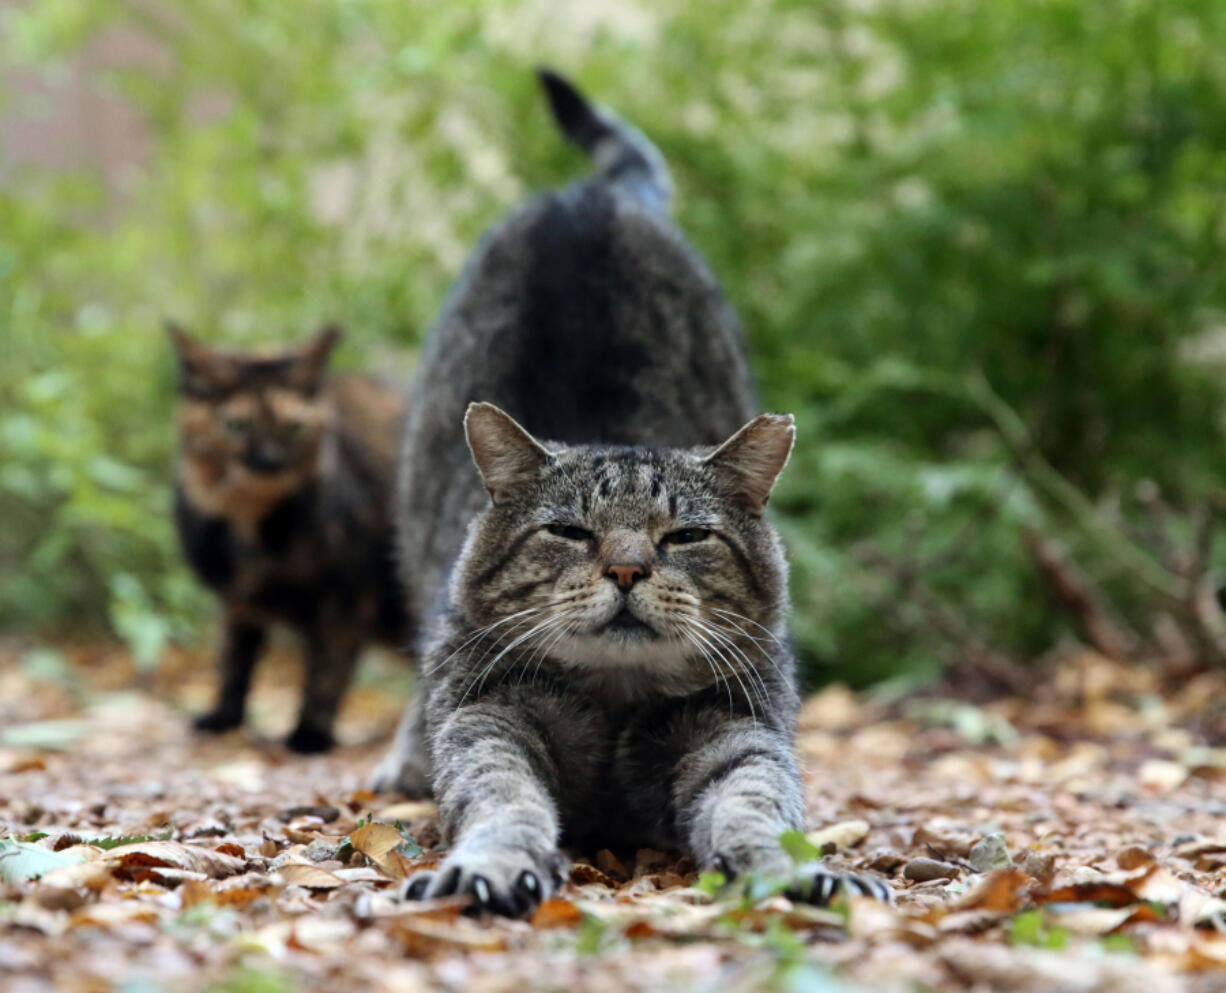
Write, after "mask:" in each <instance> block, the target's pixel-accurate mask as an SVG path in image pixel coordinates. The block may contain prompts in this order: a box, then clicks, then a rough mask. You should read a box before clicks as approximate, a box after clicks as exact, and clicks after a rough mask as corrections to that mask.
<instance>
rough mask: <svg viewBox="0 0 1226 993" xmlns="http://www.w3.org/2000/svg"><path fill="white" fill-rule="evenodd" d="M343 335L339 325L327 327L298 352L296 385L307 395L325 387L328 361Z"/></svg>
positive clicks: (320, 330) (295, 374)
mask: <svg viewBox="0 0 1226 993" xmlns="http://www.w3.org/2000/svg"><path fill="white" fill-rule="evenodd" d="M343 333H344V332H342V331H341V328H340V325H338V324H328V325H325V326H324V327H322V328H320V329H319V331H317V332H316V333H315V337H314V338H312V339H311V340H310V341H309V342H307V343H306V345H305V346H303V348H302V350H301V351H300V352H298V355H297V358H296V360H295V362H294V369H293V378H294V382H295V385H297V386H298V387H299V388H300V389H302V390H303V391H304V392H306V393H315V392H316V391H317V390H318V389H319V388H320V386H322V385H323V381H324V375H325V374H326V373H327V371H328V360H329V359H330V358H331V357H332V350H333V349H334V348H336V343H337V342H338V341H340V340H341V336H342V335H343Z"/></svg>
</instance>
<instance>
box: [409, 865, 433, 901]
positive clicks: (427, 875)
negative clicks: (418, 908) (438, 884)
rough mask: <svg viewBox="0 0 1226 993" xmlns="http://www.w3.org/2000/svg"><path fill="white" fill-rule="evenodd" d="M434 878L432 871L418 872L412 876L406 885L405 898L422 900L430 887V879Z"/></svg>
mask: <svg viewBox="0 0 1226 993" xmlns="http://www.w3.org/2000/svg"><path fill="white" fill-rule="evenodd" d="M433 878H434V873H432V872H426V871H422V872H417V873H414V874H413V876H412V877H410V879H409V881H408V882H407V883H406V884H405V887H404V899H406V900H420V899H421V898H422V897H424V896H425V895H426V890H427V889H429V888H430V880H432V879H433Z"/></svg>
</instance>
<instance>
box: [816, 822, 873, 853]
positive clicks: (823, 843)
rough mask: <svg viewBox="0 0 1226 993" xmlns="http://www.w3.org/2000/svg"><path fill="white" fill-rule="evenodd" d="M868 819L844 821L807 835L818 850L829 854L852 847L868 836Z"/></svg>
mask: <svg viewBox="0 0 1226 993" xmlns="http://www.w3.org/2000/svg"><path fill="white" fill-rule="evenodd" d="M868 829H869V824H868V821H860V820H856V821H843V822H842V823H840V824H831V825H830V827H826V828H822V829H821V830H820V831H810V832H809V833H808V834H806V835H805V837H806V838H807V839H808V841H809V844H811V845H814V846H816V848H817V849H818V851H820V852H823V853H825V854H827V855H829V854H830V853H831V852H834V851H837V850H838V849H840V848H852V847H854V846H855V845H858V844H860V842H862V841H863V840H864V839H865V838H866V837H867V836H868Z"/></svg>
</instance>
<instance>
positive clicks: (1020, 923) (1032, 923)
mask: <svg viewBox="0 0 1226 993" xmlns="http://www.w3.org/2000/svg"><path fill="white" fill-rule="evenodd" d="M1068 938H1069V935H1068V931H1066V930H1065V929H1064V928H1062V927H1048V925H1047V922H1046V920H1045V919H1044V917H1043V913H1042V911H1039V910H1026V911H1023V912H1022V913H1020V914H1018V915H1017V916H1016V917H1014V918H1013V920H1012V921H1010V923H1009V943H1010V944H1012V945H1032V946H1034V947H1035V948H1049V949H1052V950H1053V951H1058V950H1059V949H1061V948H1064V947H1065V946H1066V945H1067V944H1068Z"/></svg>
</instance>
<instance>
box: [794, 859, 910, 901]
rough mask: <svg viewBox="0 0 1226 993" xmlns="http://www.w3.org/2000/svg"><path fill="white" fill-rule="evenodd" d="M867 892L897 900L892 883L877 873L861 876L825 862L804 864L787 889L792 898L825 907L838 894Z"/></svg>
mask: <svg viewBox="0 0 1226 993" xmlns="http://www.w3.org/2000/svg"><path fill="white" fill-rule="evenodd" d="M840 893H847V894H850V895H851V896H866V897H868V898H869V899H871V900H879V901H881V902H882V903H893V902H894V891H893V890H892V889H891V888H890V884H889V883H887V882H886V881H885V880H883V879H878V878H877V877H876V876H859V875H853V874H852V873H849V872H833V871H832V870H830V869H827V868H825V867H824V866H820V865H819V866H814V865H812V864H810V865H808V866H802V867H801V869H800V870H799V872H798V873H797V879H796V882H795V883H794V884H793V885H792V886H789V887H788V888H787V889H786V890H785V891H784V896H786V897H787V898H788V899H790V900H796V901H798V902H802V903H811V904H814V905H815V906H818V907H824V906H826V905H827V904H828V903H830V901H831V900H833V899H834V898H835V897H836V896H837V895H838V894H840Z"/></svg>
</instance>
